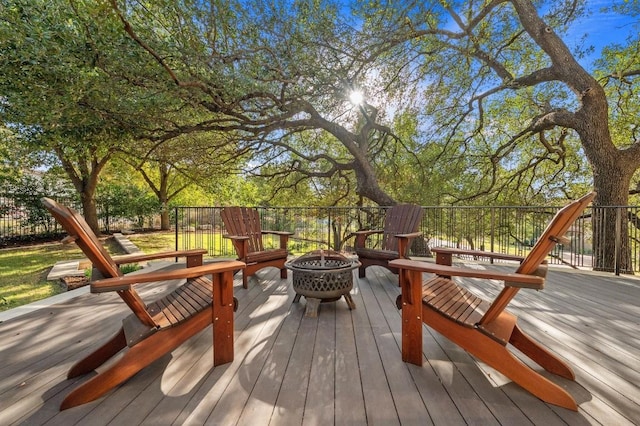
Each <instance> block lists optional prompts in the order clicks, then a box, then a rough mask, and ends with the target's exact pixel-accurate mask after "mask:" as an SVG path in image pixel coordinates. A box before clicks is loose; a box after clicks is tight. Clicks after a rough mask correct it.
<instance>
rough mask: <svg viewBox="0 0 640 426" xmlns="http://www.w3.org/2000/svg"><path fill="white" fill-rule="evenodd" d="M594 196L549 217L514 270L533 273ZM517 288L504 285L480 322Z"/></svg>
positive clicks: (497, 310) (491, 316)
mask: <svg viewBox="0 0 640 426" xmlns="http://www.w3.org/2000/svg"><path fill="white" fill-rule="evenodd" d="M595 196H596V193H595V192H591V193H589V194H587V195H585V196H583V197H582V198H580V199H578V200H576V201H573V202H571V203H570V204H568V205H567V206H565V207H563V208H562V209H560V210H559V211H558V212H557V213H556V215H555V216H554V217H553V219H551V221H550V222H549V224H548V225H547V227H546V229H545V230H544V232H543V233H542V235H540V238H538V241H536V244H535V245H534V246H533V248H532V249H531V251H530V252H529V254H528V255H527V257H525V258H524V260H523V261H522V263H521V264H520V267H518V269H517V271H516V272H517V273H520V274H534V273H535V272H536V270H537V269H538V267H539V266H540V264H541V263H542V262H543V261H544V260H545V258H546V257H547V255H548V254H549V253H550V252H551V250H553V248H554V247H555V245H556V244H557V238H560V237H563V236H564V234H565V233H566V232H567V231H568V230H569V228H570V227H571V225H572V224H573V222H575V221H576V219H578V217H579V216H580V214H581V213H582V212H583V211H584V209H585V208H587V206H588V205H589V203H590V202H591V201H592V200H593V198H594V197H595ZM518 290H520V289H519V288H518V287H505V288H504V289H502V291H501V292H500V294H499V295H498V297H496V299H495V300H494V301H493V303H492V304H491V307H490V308H489V309H488V310H487V312H486V313H485V315H484V317H482V320H481V321H480V324H488V323H489V322H491V321H493V320H494V319H495V318H497V316H498V315H499V314H500V312H502V311H503V310H504V309H505V308H506V307H507V305H508V304H509V302H511V299H513V298H514V297H515V295H516V294H517V293H518Z"/></svg>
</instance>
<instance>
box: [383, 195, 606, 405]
mask: <svg viewBox="0 0 640 426" xmlns="http://www.w3.org/2000/svg"><path fill="white" fill-rule="evenodd" d="M594 196H595V193H591V194H588V195H586V196H584V197H582V198H580V199H579V200H577V201H574V202H572V203H571V204H569V205H567V206H566V207H564V208H563V209H561V210H560V211H559V212H558V213H557V214H556V215H555V217H554V218H553V219H552V220H551V222H550V223H549V225H548V226H547V228H546V230H545V231H544V233H543V234H542V235H541V236H540V238H539V239H538V241H537V242H536V244H535V245H534V247H533V248H532V250H531V252H530V253H529V254H528V255H527V257H526V258H524V259H523V260H522V262H521V264H520V267H519V268H518V269H517V270H516V272H515V273H501V272H497V271H495V270H494V271H491V270H478V269H471V268H462V267H454V266H452V256H453V255H454V254H456V253H460V252H462V253H463V254H471V255H477V256H481V257H491V253H488V252H482V251H471V250H463V251H459V250H456V249H438V248H436V249H432V250H433V251H434V252H436V262H437V263H436V264H433V263H427V262H416V261H411V260H404V259H398V260H394V261H392V262H391V264H392V265H393V266H395V267H396V268H398V269H399V270H400V285H401V291H402V293H401V295H400V296H399V297H398V301H397V304H398V307H399V308H400V309H402V359H403V361H405V362H410V363H412V364H416V365H422V323H423V322H424V323H425V324H426V325H428V326H429V327H431V328H433V329H434V330H436V331H437V332H439V333H440V334H442V335H443V336H445V337H447V338H448V339H450V340H451V341H453V342H454V343H456V344H457V345H459V346H460V347H462V348H463V349H465V350H466V351H468V352H469V353H471V354H472V355H473V356H475V357H477V358H478V359H480V360H481V361H483V362H484V363H486V364H487V365H489V366H491V367H492V368H494V369H496V370H498V371H499V372H501V373H502V374H504V375H505V376H507V377H508V378H510V379H511V380H513V381H514V382H515V383H517V384H519V385H520V386H522V387H523V388H524V389H526V390H528V391H529V392H531V393H532V394H534V395H535V396H537V397H538V398H540V399H542V400H543V401H546V402H548V403H551V404H555V405H559V406H561V407H565V408H569V409H571V410H577V409H578V407H577V404H576V402H575V400H574V399H573V397H572V396H571V395H570V394H569V393H568V392H567V391H566V390H564V389H563V388H562V387H560V386H558V385H557V384H555V383H553V382H552V381H550V380H548V379H547V378H545V377H543V376H542V375H541V374H539V373H538V372H537V371H535V370H534V369H532V368H530V367H529V366H528V365H526V364H524V363H523V362H522V361H520V360H519V359H518V358H516V357H515V356H514V355H513V354H512V352H511V351H510V349H509V347H508V345H509V344H510V345H512V346H514V347H515V348H517V349H518V350H520V352H522V353H523V354H525V355H526V356H528V357H529V358H530V359H531V360H532V361H535V362H536V363H537V364H538V365H540V366H541V367H543V368H544V369H545V370H547V371H548V372H550V373H553V374H556V375H559V376H562V377H565V378H567V379H571V380H575V376H574V374H573V371H572V370H571V368H570V367H569V366H568V365H567V364H565V363H564V362H563V361H562V360H560V359H559V358H558V357H557V356H556V355H554V354H553V353H551V352H550V351H548V350H547V349H546V348H545V347H543V346H542V345H541V344H540V343H538V342H536V341H535V340H533V339H532V338H531V337H529V336H528V335H526V334H525V333H524V332H523V331H522V330H521V329H520V327H518V325H517V324H516V321H517V318H516V317H515V316H514V315H512V314H511V313H509V312H507V311H506V310H505V308H506V307H507V305H508V304H509V302H510V301H511V299H513V297H514V296H515V295H516V293H518V291H519V290H520V289H521V288H533V289H536V290H540V289H542V288H543V287H544V277H545V275H546V261H545V258H546V257H547V255H548V254H549V252H550V251H551V250H552V249H553V247H554V246H555V245H556V243H561V244H562V243H566V240H565V239H564V237H563V235H564V234H565V233H566V232H567V230H568V229H569V227H570V226H571V225H572V223H573V222H574V221H575V220H576V219H577V218H578V216H580V214H581V213H582V211H583V210H584V209H585V208H586V207H587V205H588V204H589V203H590V202H591V200H592V199H593V197H594ZM406 244H408V243H407V241H406V240H405V241H402V242H401V245H406ZM497 257H502V258H505V255H500V254H497ZM506 258H513V257H512V256H506ZM423 272H429V273H432V274H435V275H431V276H429V277H428V278H427V279H426V281H423V276H422V275H423ZM456 276H458V277H474V278H481V279H482V278H484V279H490V280H501V281H504V288H503V290H502V291H501V292H500V294H499V295H498V296H497V297H496V298H495V300H493V301H491V302H489V301H486V300H483V299H481V298H479V297H477V296H475V295H474V294H473V293H472V292H471V291H469V290H467V289H466V288H464V287H462V286H461V285H459V284H457V283H456V282H455V281H454V280H453V279H452V277H456Z"/></svg>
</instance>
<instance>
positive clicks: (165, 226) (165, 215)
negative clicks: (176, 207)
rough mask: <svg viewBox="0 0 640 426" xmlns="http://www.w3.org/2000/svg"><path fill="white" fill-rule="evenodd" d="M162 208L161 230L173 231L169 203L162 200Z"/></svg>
mask: <svg viewBox="0 0 640 426" xmlns="http://www.w3.org/2000/svg"><path fill="white" fill-rule="evenodd" d="M160 208H161V211H160V229H161V230H162V231H168V230H169V229H171V223H170V222H169V202H168V201H167V200H161V207H160Z"/></svg>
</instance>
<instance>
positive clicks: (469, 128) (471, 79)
mask: <svg viewBox="0 0 640 426" xmlns="http://www.w3.org/2000/svg"><path fill="white" fill-rule="evenodd" d="M584 3H585V2H583V1H580V0H573V1H563V2H555V3H551V2H545V3H542V4H539V5H538V7H539V8H540V10H542V8H543V7H544V10H545V13H544V14H542V13H541V12H540V11H539V10H538V9H536V6H535V5H534V3H533V2H531V1H530V0H489V1H483V2H469V1H458V2H456V1H454V2H441V3H438V4H434V3H428V4H425V3H405V4H404V8H403V9H398V8H390V9H385V10H384V11H383V12H384V14H385V17H386V22H387V24H386V25H387V27H388V33H390V34H393V36H392V37H388V36H387V35H386V34H385V35H380V38H379V41H378V44H379V45H380V46H385V45H387V46H388V45H395V49H397V50H398V51H400V52H402V56H403V57H404V58H406V61H405V62H404V63H403V64H402V65H403V66H411V65H414V66H416V63H420V66H416V69H418V72H417V75H416V81H420V82H422V84H424V87H425V90H424V92H425V93H427V94H430V95H431V96H430V97H429V98H428V102H429V103H431V104H435V105H437V108H436V109H438V110H439V111H445V112H446V113H445V114H441V116H435V115H429V116H428V118H429V119H430V120H432V122H433V124H434V127H436V126H440V127H439V129H441V133H440V136H441V137H442V139H443V140H444V141H446V143H447V148H448V149H449V150H450V152H457V153H463V154H464V155H465V156H468V157H469V158H470V160H469V164H472V165H473V167H469V172H468V174H469V175H472V176H473V177H474V179H475V180H476V182H477V186H476V188H475V189H474V190H473V191H471V192H467V193H464V192H463V193H461V194H459V197H465V196H467V197H468V196H474V195H477V194H482V193H488V192H491V191H495V190H496V189H499V188H500V185H501V184H503V183H504V182H505V175H506V181H508V182H510V183H511V184H512V185H511V186H512V187H513V186H514V185H513V184H514V183H517V179H518V176H523V174H525V173H531V171H532V170H535V169H540V170H543V171H544V172H545V173H547V174H548V175H549V174H550V173H551V175H552V173H554V170H555V171H556V172H555V173H559V174H560V172H562V171H566V170H571V167H573V165H572V164H571V161H579V158H580V157H579V154H580V152H581V153H582V155H584V157H586V159H587V160H588V165H589V167H590V169H591V171H592V178H593V187H594V188H595V190H596V191H597V193H598V195H597V198H596V200H595V205H596V206H620V205H627V203H628V196H629V191H630V185H631V182H632V179H633V176H634V174H635V173H636V172H637V170H638V169H639V168H640V138H638V133H637V128H638V124H640V123H639V122H638V115H637V110H638V107H637V105H638V102H637V97H636V94H637V90H638V85H639V84H640V79H639V78H638V77H639V76H640V50H639V49H638V46H639V45H640V41H639V38H638V36H637V33H636V35H635V36H634V37H632V38H630V39H629V40H628V47H627V46H613V47H612V48H611V49H610V51H609V53H608V58H609V59H610V61H607V62H600V63H599V65H600V66H603V67H608V69H609V71H608V72H605V70H604V69H602V70H598V69H596V70H593V71H590V70H587V69H586V68H585V66H583V65H582V64H581V63H580V62H579V58H580V57H581V52H580V50H577V51H575V52H572V51H571V50H570V49H569V48H568V47H567V45H566V44H565V42H564V41H563V39H562V38H561V35H560V34H562V33H563V32H565V31H566V29H567V26H568V25H570V24H571V23H573V22H575V20H576V19H580V18H582V17H583V16H584V15H583V12H584V10H583V7H584ZM383 12H382V11H381V12H380V13H383ZM627 12H629V13H634V14H635V16H637V15H638V10H637V3H636V10H633V9H632V8H629V10H628V11H627ZM625 47H627V48H626V49H625ZM614 52H619V53H622V52H624V54H623V55H620V56H617V55H615V53H614ZM613 58H617V59H616V60H611V59H613ZM420 71H423V73H422V74H421V75H420ZM430 91H431V92H430ZM433 93H436V94H440V95H445V96H433ZM610 100H611V101H612V102H610ZM431 108H432V109H433V106H432V107H431ZM498 114H499V115H498ZM575 142H579V145H578V148H576V144H575ZM577 149H579V150H580V152H576V151H577ZM478 151H483V153H482V155H481V156H480V157H478V156H477V152H478ZM477 160H480V161H477ZM550 164H551V165H553V164H555V166H553V167H551V168H550V167H549V165H550ZM585 166H586V165H585ZM574 172H575V170H574ZM558 177H559V178H561V176H560V175H559V176H558ZM538 184H539V182H538ZM515 187H516V188H518V189H519V190H528V189H531V188H534V187H535V184H534V185H531V186H529V187H528V186H523V185H517V186H515ZM570 195H572V196H575V195H576V194H570ZM606 226H607V227H610V228H607V229H598V230H597V232H596V235H598V236H600V238H602V240H599V241H596V245H597V246H598V247H599V253H601V254H602V256H603V257H602V259H599V260H600V266H601V267H602V268H603V269H611V267H612V265H613V253H614V250H613V244H614V237H613V236H614V235H615V229H614V226H615V224H614V223H613V222H612V221H610V222H607V224H606ZM625 230H626V225H625V227H624V229H623V235H626V232H625ZM609 236H611V238H609ZM625 244H626V243H625ZM625 266H626V263H625V264H624V265H622V267H623V269H624V268H625Z"/></svg>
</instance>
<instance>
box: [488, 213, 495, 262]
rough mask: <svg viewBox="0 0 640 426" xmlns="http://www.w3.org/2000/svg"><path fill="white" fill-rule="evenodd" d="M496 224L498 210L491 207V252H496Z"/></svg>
mask: <svg viewBox="0 0 640 426" xmlns="http://www.w3.org/2000/svg"><path fill="white" fill-rule="evenodd" d="M495 226H496V210H495V209H494V208H493V207H491V231H490V232H491V234H490V238H489V240H490V241H491V243H490V245H491V250H489V251H491V252H494V251H495V250H494V248H495V247H494V244H495V235H494V234H495V229H496V228H495Z"/></svg>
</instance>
